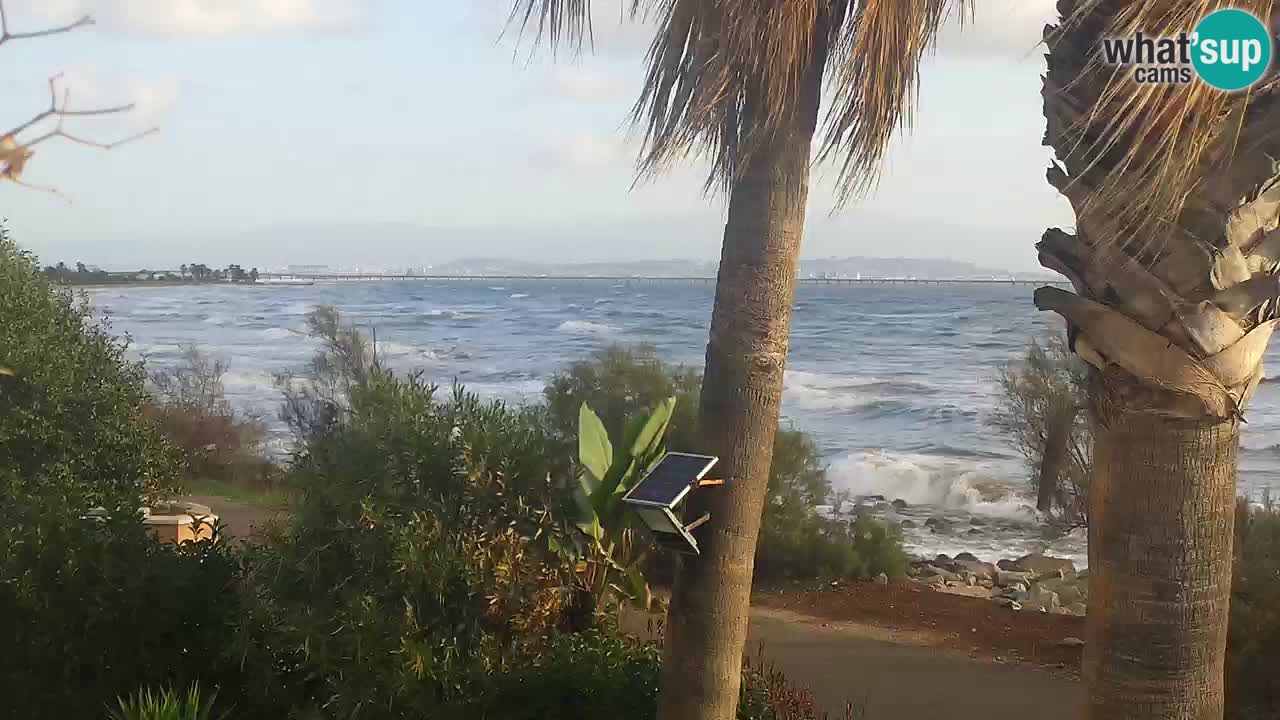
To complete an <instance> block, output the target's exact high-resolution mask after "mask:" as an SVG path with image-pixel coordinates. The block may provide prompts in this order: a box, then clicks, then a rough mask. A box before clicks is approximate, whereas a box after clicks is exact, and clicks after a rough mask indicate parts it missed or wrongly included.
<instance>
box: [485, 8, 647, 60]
mask: <svg viewBox="0 0 1280 720" xmlns="http://www.w3.org/2000/svg"><path fill="white" fill-rule="evenodd" d="M654 1H655V0H648V4H652V3H653V2H654ZM618 5H619V6H620V7H621V8H622V9H623V11H624V13H625V14H626V15H627V16H629V18H630V19H632V20H634V19H636V18H639V17H642V16H643V14H644V10H645V8H646V0H618ZM591 7H592V6H591V0H514V2H513V4H512V6H511V15H510V16H509V17H508V18H507V27H508V28H516V29H517V30H518V31H519V33H520V34H521V35H524V34H526V33H530V32H531V33H532V34H533V36H534V42H535V43H546V44H547V45H548V46H550V48H551V51H552V52H553V53H554V52H555V51H556V50H558V49H559V48H561V47H568V48H569V49H570V50H571V51H573V52H575V53H577V52H580V51H581V50H582V47H583V42H584V41H585V42H586V44H587V46H588V47H592V46H593V45H594V39H593V33H592V25H591Z"/></svg>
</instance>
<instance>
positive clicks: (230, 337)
mask: <svg viewBox="0 0 1280 720" xmlns="http://www.w3.org/2000/svg"><path fill="white" fill-rule="evenodd" d="M1031 292H1032V288H1030V287H1026V286H1013V285H1007V286H1006V285H866V284H862V285H804V286H801V287H800V288H799V289H798V290H797V291H796V298H795V314H794V318H793V320H792V325H791V339H790V355H789V357H788V360H787V371H786V381H785V389H784V397H783V406H782V411H783V416H784V419H785V422H787V423H789V424H791V425H792V426H794V427H795V428H798V429H801V430H804V431H805V432H807V433H809V434H810V435H811V436H812V437H813V439H814V440H815V441H816V442H817V444H818V447H819V448H820V450H821V452H822V454H823V457H824V458H825V460H826V463H827V467H828V470H827V472H828V477H829V478H830V480H831V483H832V486H833V488H834V489H835V490H843V491H848V493H849V494H850V495H851V496H852V497H853V498H854V499H855V500H854V502H855V503H856V504H857V505H859V506H861V507H865V508H869V509H870V510H871V511H872V512H874V513H876V514H879V515H881V516H882V517H883V518H884V519H886V520H888V521H891V522H895V523H900V524H901V525H902V526H903V532H904V536H905V539H906V543H907V547H908V549H909V550H910V551H912V552H914V553H916V554H918V555H922V556H925V557H932V556H933V555H934V554H937V553H947V554H955V553H957V552H961V551H968V552H972V553H974V554H975V555H977V556H978V557H980V558H983V559H987V560H995V559H999V558H1006V557H1017V556H1019V555H1022V554H1024V553H1027V552H1047V553H1050V554H1053V555H1056V556H1060V557H1069V558H1072V559H1073V560H1075V561H1076V563H1077V565H1080V566H1083V565H1084V564H1085V546H1084V539H1083V537H1082V536H1081V535H1080V534H1079V533H1074V534H1069V535H1066V536H1059V535H1055V534H1053V533H1049V532H1047V531H1046V530H1045V528H1044V527H1043V524H1042V523H1041V521H1040V518H1039V517H1038V516H1037V514H1036V511H1035V509H1034V507H1033V505H1034V501H1033V500H1032V499H1031V498H1029V497H1028V494H1029V482H1028V476H1029V472H1028V469H1027V467H1026V464H1025V462H1024V460H1023V459H1022V457H1021V456H1019V455H1018V454H1017V452H1016V451H1015V449H1014V448H1013V447H1012V446H1011V445H1010V444H1009V442H1008V440H1007V438H1006V437H1005V436H1003V435H1002V434H1001V433H1000V432H999V431H997V430H996V429H995V428H994V427H993V426H992V422H991V418H992V413H993V410H994V409H995V407H996V404H997V401H998V383H997V372H998V370H999V368H1000V367H1001V366H1002V365H1004V364H1005V363H1007V362H1009V361H1010V360H1011V359H1016V358H1017V357H1019V356H1020V354H1021V353H1022V352H1023V351H1024V349H1025V347H1026V344H1027V342H1028V341H1029V340H1030V339H1031V338H1033V337H1042V336H1044V335H1046V334H1048V333H1053V332H1061V331H1062V330H1061V322H1060V320H1058V319H1057V317H1056V316H1054V315H1051V314H1048V313H1040V312H1037V311H1036V309H1035V307H1034V306H1033V305H1032V303H1031ZM713 294H714V287H713V284H712V283H711V282H706V283H689V282H657V281H630V282H615V281H607V280H559V279H540V280H524V281H508V280H502V281H495V280H486V279H470V280H452V281H426V280H422V281H410V280H402V281H381V282H376V281H367V282H351V281H334V282H329V283H324V282H318V283H316V284H314V285H309V286H262V285H259V286H249V285H246V286H232V285H199V286H176V287H146V286H140V285H139V286H121V287H105V288H98V289H93V290H90V291H89V295H90V299H91V302H92V303H93V305H94V307H95V309H96V311H97V312H99V313H100V314H101V315H102V316H104V317H106V318H107V319H108V321H109V322H110V324H111V327H112V329H113V331H114V332H115V333H117V334H122V335H128V337H129V338H130V341H131V346H130V352H131V353H133V354H134V356H135V357H140V358H145V360H146V362H147V363H148V365H149V366H150V367H164V366H167V365H171V364H173V363H175V362H176V361H177V360H178V358H179V357H180V353H181V350H182V348H183V347H184V346H186V345H191V344H194V345H197V346H198V347H200V348H201V349H202V350H203V351H205V352H208V353H210V354H212V355H214V356H215V357H219V358H221V359H223V360H225V361H226V362H227V363H228V364H229V371H228V372H227V374H226V375H225V376H224V378H223V382H224V385H225V388H226V393H227V396H228V398H229V399H230V401H231V402H232V403H233V404H234V405H235V406H236V407H237V408H239V409H240V410H242V411H244V412H246V413H251V414H254V415H257V416H259V417H261V418H263V419H264V420H265V421H267V422H268V423H270V424H271V426H272V428H273V436H272V437H273V440H272V442H273V447H274V448H275V450H276V451H277V452H285V451H287V443H288V436H287V433H286V432H285V429H284V428H283V427H282V426H281V424H280V423H279V421H278V419H277V411H278V408H279V403H280V394H279V391H278V390H277V389H276V386H275V384H274V382H273V380H274V377H275V375H276V374H277V373H280V372H282V371H287V370H290V369H301V368H303V367H304V366H305V364H306V363H307V362H308V360H309V359H310V358H311V357H312V356H313V354H314V353H315V351H316V349H317V344H316V342H314V341H313V340H311V339H310V338H308V337H307V335H306V333H305V327H304V321H305V317H306V315H307V313H308V312H309V311H311V310H312V309H313V308H315V307H316V306H318V305H321V304H328V305H333V306H335V307H337V308H338V309H339V310H340V311H341V312H342V313H343V315H344V317H345V318H346V319H347V320H349V321H351V322H353V323H356V324H357V325H360V326H363V327H365V328H366V329H367V330H369V331H370V332H371V333H372V334H373V335H374V336H375V337H376V339H377V345H378V348H379V350H380V351H381V352H382V353H383V355H384V357H385V358H386V359H387V360H388V362H389V364H390V365H391V366H392V367H393V368H395V369H396V370H398V371H404V372H409V371H421V372H422V373H423V374H424V375H425V377H427V378H429V379H431V380H433V381H435V382H437V383H439V384H440V385H442V386H447V385H449V384H451V383H453V382H455V381H456V382H458V383H461V384H463V385H465V387H466V388H467V389H468V390H470V391H472V392H475V393H477V394H479V395H481V396H484V397H489V398H497V399H502V400H504V401H507V402H510V403H531V402H537V401H538V400H539V398H540V396H541V392H542V389H543V387H544V385H545V384H546V382H547V380H548V378H550V377H551V376H552V375H553V374H555V373H556V372H557V371H559V370H561V369H563V368H564V367H565V366H566V365H568V364H569V363H571V362H573V361H575V360H578V359H581V358H584V357H587V356H588V355H590V354H591V353H592V352H593V351H595V350H597V349H599V348H601V347H604V346H606V345H608V344H611V343H622V344H636V343H649V344H652V345H653V346H655V347H656V348H657V350H658V352H659V353H660V354H661V356H662V357H664V358H665V359H668V360H670V361H672V362H678V363H687V364H689V365H693V366H697V367H701V365H702V361H703V356H704V352H705V347H706V339H707V330H708V326H709V323H710V319H711V305H712V301H713ZM1276 345H1277V344H1273V350H1272V352H1271V353H1270V354H1269V355H1268V360H1269V362H1270V364H1271V366H1274V367H1277V368H1280V363H1277V362H1276V359H1277V358H1276V356H1275V353H1276V352H1280V350H1277V349H1276ZM1277 379H1280V378H1277ZM1247 419H1248V424H1247V425H1246V426H1245V428H1244V432H1243V447H1242V452H1241V472H1240V477H1239V485H1240V488H1239V489H1240V492H1241V494H1243V495H1247V496H1249V497H1251V498H1254V499H1259V498H1261V497H1262V496H1263V494H1264V493H1265V492H1267V491H1275V490H1280V382H1264V383H1263V384H1262V385H1261V386H1260V387H1259V389H1258V392H1257V394H1256V395H1255V397H1254V399H1253V401H1252V406H1251V408H1250V410H1249V412H1248V414H1247ZM898 499H900V500H903V501H905V502H906V503H907V506H906V508H905V509H901V510H898V509H895V508H894V507H893V506H892V504H891V503H892V501H893V500H898ZM850 509H851V508H850V506H846V507H841V508H830V511H831V512H833V513H846V512H848V511H849V510H850ZM934 518H936V519H937V520H936V521H934V522H931V523H930V520H931V519H934ZM926 523H929V524H930V526H928V527H927V526H926Z"/></svg>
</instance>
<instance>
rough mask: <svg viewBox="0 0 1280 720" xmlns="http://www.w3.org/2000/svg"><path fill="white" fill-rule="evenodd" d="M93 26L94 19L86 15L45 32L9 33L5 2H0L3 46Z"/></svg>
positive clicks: (0, 28)
mask: <svg viewBox="0 0 1280 720" xmlns="http://www.w3.org/2000/svg"><path fill="white" fill-rule="evenodd" d="M92 24H93V18H92V17H90V16H89V15H85V16H83V17H81V18H80V19H79V20H76V21H75V22H70V23H67V24H66V25H59V26H58V27H51V28H45V29H44V30H33V31H31V32H24V33H15V32H9V18H8V16H7V15H5V12H4V0H0V45H3V44H5V43H7V42H9V41H10V40H30V39H32V38H42V37H48V36H50V35H61V34H62V33H69V32H71V31H72V30H75V29H77V28H82V27H85V26H86V25H92Z"/></svg>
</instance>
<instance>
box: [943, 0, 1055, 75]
mask: <svg viewBox="0 0 1280 720" xmlns="http://www.w3.org/2000/svg"><path fill="white" fill-rule="evenodd" d="M1057 17H1058V11H1057V7H1056V5H1055V1H1054V0H977V2H976V3H975V7H974V10H973V16H972V18H970V17H965V18H964V22H963V24H962V23H961V22H960V18H959V17H958V16H957V17H952V18H951V19H950V20H949V21H948V23H947V25H946V26H945V27H944V28H943V29H942V31H941V32H940V33H939V34H938V55H939V56H940V57H941V58H944V59H945V58H947V57H952V56H970V57H973V56H978V57H988V58H1001V59H1008V60H1014V61H1019V60H1023V59H1025V58H1027V57H1031V56H1034V55H1036V54H1037V48H1036V45H1037V44H1038V43H1039V42H1040V41H1041V39H1042V35H1043V31H1044V26H1045V24H1047V23H1054V22H1056V21H1057Z"/></svg>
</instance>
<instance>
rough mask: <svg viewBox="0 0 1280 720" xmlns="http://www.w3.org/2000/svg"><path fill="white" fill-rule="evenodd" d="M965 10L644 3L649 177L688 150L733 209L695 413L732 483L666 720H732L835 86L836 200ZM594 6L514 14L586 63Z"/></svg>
mask: <svg viewBox="0 0 1280 720" xmlns="http://www.w3.org/2000/svg"><path fill="white" fill-rule="evenodd" d="M953 4H958V5H965V4H967V3H965V2H963V0H958V1H957V2H956V3H953V2H951V1H950V0H864V2H862V3H854V2H852V1H851V0H718V1H717V2H708V1H706V0H649V1H648V2H643V1H640V0H632V2H629V3H628V5H629V6H630V8H631V11H632V13H633V15H634V14H637V13H643V12H647V11H656V12H657V15H658V17H659V28H658V32H657V36H656V37H655V38H654V40H653V44H652V45H651V47H650V50H649V54H648V58H647V64H648V71H647V75H646V78H645V84H644V88H643V90H642V93H641V96H640V98H639V100H638V102H637V103H636V106H635V109H634V113H633V117H634V120H635V122H636V123H637V124H638V125H640V126H642V127H644V128H645V130H646V132H645V154H644V156H643V158H642V160H641V163H640V168H641V172H642V173H653V172H657V171H660V170H662V169H664V168H666V167H667V166H669V165H671V164H673V163H674V162H677V161H680V160H682V159H683V158H685V157H686V156H688V155H690V154H696V155H700V156H703V157H706V158H708V159H710V161H711V168H712V169H711V174H710V177H709V178H708V182H707V187H708V189H717V190H720V191H722V192H723V193H725V194H726V195H727V196H728V201H729V202H728V217H727V222H726V224H725V230H724V241H723V248H722V252H721V258H720V270H719V275H718V278H717V282H716V295H715V306H714V310H713V313H712V319H711V336H710V341H709V342H708V343H707V351H706V368H705V372H704V375H703V377H704V378H705V379H704V381H703V386H702V393H701V400H700V405H699V413H700V422H699V425H700V432H701V435H702V439H703V444H704V448H705V450H706V451H708V452H710V453H713V454H715V455H717V456H719V457H720V459H721V462H720V465H719V466H718V467H717V472H718V473H720V474H721V475H722V476H723V477H728V478H731V481H730V482H729V483H728V484H727V485H726V486H724V487H723V488H722V489H718V490H716V491H715V492H706V493H700V494H699V495H700V497H696V498H695V499H694V500H693V502H692V505H693V506H692V507H691V508H690V510H689V512H690V513H691V514H692V515H691V516H692V517H697V516H699V515H701V514H702V512H703V511H709V512H710V513H711V522H710V523H709V524H707V525H704V526H703V529H702V530H700V531H699V534H700V537H699V539H698V542H699V544H700V546H701V555H700V556H699V557H697V558H696V559H692V560H689V559H686V560H685V561H684V562H682V564H681V568H680V570H679V572H678V575H677V579H676V583H675V586H674V590H673V594H672V598H671V606H670V616H669V617H670V620H669V624H668V628H669V632H668V634H667V642H666V644H665V657H664V661H663V669H662V680H661V685H662V689H661V693H660V696H659V702H658V705H659V709H658V717H659V718H660V719H661V720H684V719H690V720H692V719H694V718H697V719H700V720H701V719H706V720H731V718H733V717H734V716H735V712H736V706H737V702H738V690H739V684H740V670H741V663H742V651H743V645H744V642H745V639H746V630H747V612H748V603H749V600H750V590H751V575H752V566H753V558H754V554H755V545H756V537H757V534H758V532H759V529H760V516H761V511H762V509H763V504H764V498H765V492H766V481H767V478H768V475H769V464H770V460H771V456H772V449H773V442H774V434H775V432H776V430H777V427H778V409H779V404H780V401H781V395H782V381H783V369H784V367H785V365H786V358H787V340H788V334H789V329H790V321H791V307H792V300H793V295H794V290H795V278H796V265H797V259H798V256H799V253H800V240H801V236H802V235H803V230H804V218H805V207H806V204H807V200H808V190H809V170H810V161H811V156H812V152H813V149H814V148H813V146H814V137H815V135H816V134H817V131H818V128H819V120H820V119H819V110H820V108H819V105H820V100H821V95H822V89H823V87H824V81H825V82H826V85H827V87H828V88H829V90H830V92H829V99H830V107H828V108H827V110H826V115H825V119H824V120H823V122H822V125H823V126H824V128H823V129H824V138H823V141H822V143H821V148H822V154H823V156H824V157H827V158H832V159H835V160H837V162H838V164H839V165H840V167H841V188H842V189H843V190H844V192H845V194H846V195H848V194H855V193H858V192H861V191H863V190H866V189H868V188H869V187H870V185H871V184H872V182H873V181H874V179H875V173H876V169H877V168H878V166H879V164H880V160H881V157H882V155H883V152H884V150H885V147H886V145H887V143H888V140H889V138H890V137H891V136H892V134H893V132H894V130H895V129H896V128H897V127H898V126H900V125H903V124H905V123H906V122H907V121H908V120H909V118H910V117H911V107H912V105H913V103H914V99H915V90H916V81H917V67H918V64H919V60H920V58H921V57H922V55H923V54H924V53H925V52H926V50H927V49H928V48H929V47H930V46H931V44H932V42H933V39H934V37H935V34H936V31H937V29H938V28H939V26H940V25H941V24H942V22H943V21H944V20H945V18H946V16H947V14H948V12H949V9H950V7H951V6H952V5H953ZM590 7H591V4H590V2H589V0H517V2H516V8H515V11H514V13H513V17H514V18H515V19H516V21H517V22H519V23H522V26H523V27H525V28H528V27H536V28H537V30H538V32H539V33H540V35H541V36H542V37H543V38H545V39H547V40H549V42H550V43H551V44H552V45H553V46H554V45H556V44H558V43H562V42H563V43H567V44H570V45H572V46H573V47H574V48H575V49H580V47H581V44H580V43H581V40H582V38H583V37H584V36H585V35H588V34H589V30H590Z"/></svg>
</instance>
